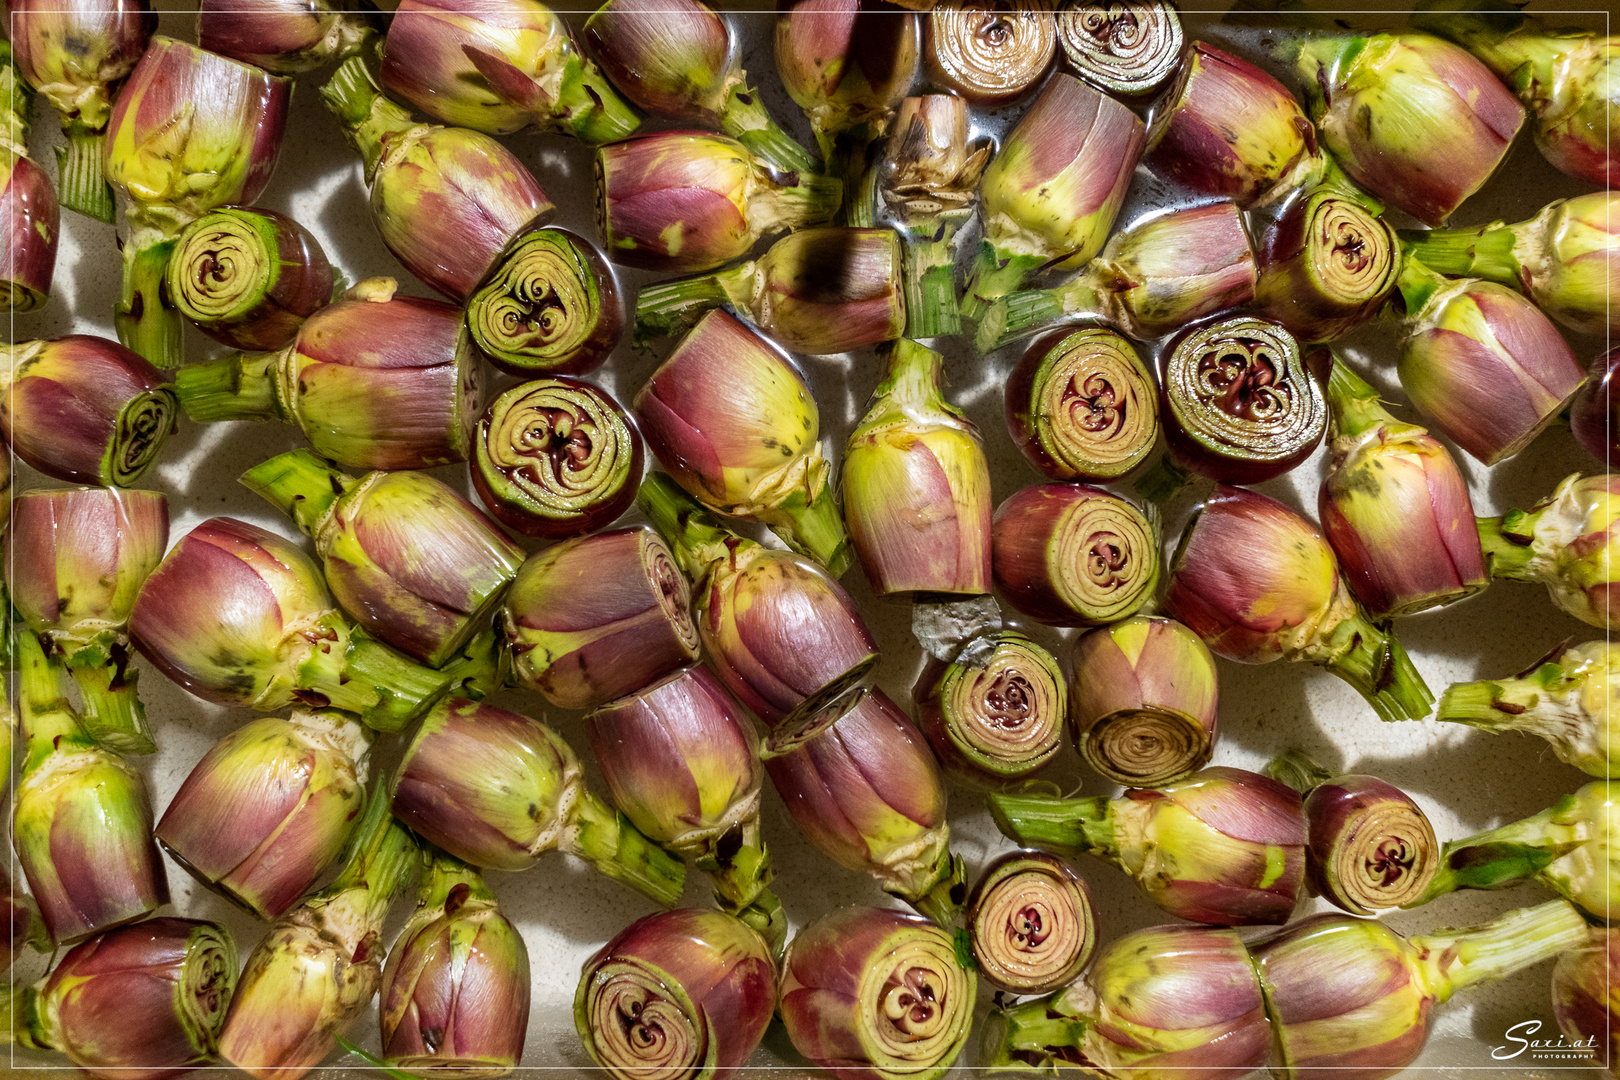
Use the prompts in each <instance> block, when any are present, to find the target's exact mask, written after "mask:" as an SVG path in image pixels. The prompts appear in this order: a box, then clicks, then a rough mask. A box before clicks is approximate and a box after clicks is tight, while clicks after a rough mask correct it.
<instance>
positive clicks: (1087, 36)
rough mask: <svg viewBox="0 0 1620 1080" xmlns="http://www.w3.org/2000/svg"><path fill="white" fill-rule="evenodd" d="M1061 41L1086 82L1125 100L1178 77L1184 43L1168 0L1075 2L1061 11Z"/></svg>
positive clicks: (1059, 33) (1071, 64)
mask: <svg viewBox="0 0 1620 1080" xmlns="http://www.w3.org/2000/svg"><path fill="white" fill-rule="evenodd" d="M1057 39H1058V44H1060V45H1062V46H1063V54H1064V56H1066V57H1068V60H1069V65H1070V66H1071V67H1073V68H1074V70H1075V71H1076V72H1077V73H1078V74H1079V76H1080V77H1081V78H1082V79H1085V80H1086V81H1087V82H1089V83H1093V84H1095V85H1096V86H1099V87H1101V88H1102V89H1104V90H1107V91H1108V92H1109V93H1113V94H1121V95H1124V96H1126V97H1133V96H1136V95H1138V94H1145V93H1147V92H1148V91H1150V90H1152V89H1154V88H1155V87H1157V86H1158V85H1159V84H1160V83H1162V82H1164V81H1165V80H1166V79H1168V78H1169V77H1170V76H1172V75H1174V74H1175V73H1176V68H1177V67H1179V66H1180V64H1181V51H1182V47H1183V45H1184V43H1185V35H1184V34H1183V33H1182V30H1181V19H1180V18H1179V17H1178V16H1177V15H1176V9H1175V8H1174V7H1173V6H1171V5H1170V4H1169V3H1167V2H1165V0H1070V2H1068V3H1064V4H1062V5H1061V6H1060V8H1059V10H1058V14H1057Z"/></svg>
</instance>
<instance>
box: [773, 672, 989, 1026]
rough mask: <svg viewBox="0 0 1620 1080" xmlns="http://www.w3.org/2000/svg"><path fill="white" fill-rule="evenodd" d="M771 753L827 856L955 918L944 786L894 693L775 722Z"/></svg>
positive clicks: (959, 876) (956, 886) (960, 877)
mask: <svg viewBox="0 0 1620 1080" xmlns="http://www.w3.org/2000/svg"><path fill="white" fill-rule="evenodd" d="M764 757H765V771H766V772H768V773H769V774H770V777H771V783H773V784H774V785H776V791H777V794H779V795H780V796H781V797H782V801H783V802H784V803H786V804H787V809H788V813H789V814H790V815H792V817H793V820H794V821H795V822H797V823H798V826H799V828H800V829H801V830H802V831H803V832H804V834H805V836H806V837H807V838H808V839H809V840H810V842H811V843H812V844H813V845H815V846H816V848H818V849H819V850H820V851H821V852H822V853H823V854H825V855H826V856H827V857H828V858H830V859H832V860H833V861H834V862H836V863H838V864H839V865H840V866H843V867H846V868H848V869H850V870H856V871H860V872H863V873H866V874H870V875H871V876H872V877H874V878H876V879H877V881H878V883H879V884H881V885H882V886H883V890H884V891H885V892H888V893H892V894H893V895H895V896H898V897H899V898H900V899H902V900H904V901H906V903H908V904H910V905H911V906H912V907H914V908H916V909H917V910H918V911H920V912H922V913H923V914H925V915H927V916H928V917H929V918H931V919H933V920H934V922H936V923H938V924H939V925H940V926H950V925H951V924H952V923H953V922H955V921H956V917H957V916H958V915H959V914H960V913H961V910H962V903H963V901H964V900H965V899H966V894H967V884H966V882H965V880H964V874H965V869H964V867H963V864H962V861H961V859H959V858H956V857H955V856H953V855H952V854H951V851H950V840H951V827H950V825H949V823H947V821H946V820H945V784H944V781H943V779H942V778H941V776H940V772H939V765H938V764H937V763H936V762H935V761H934V755H933V752H932V751H931V750H929V749H928V744H927V742H926V741H925V740H924V739H923V737H922V735H921V734H920V733H919V732H918V731H917V729H916V727H915V726H914V725H913V724H912V723H911V721H910V720H909V719H908V718H907V716H906V714H905V713H904V712H902V711H901V710H900V706H898V705H896V704H895V703H894V702H893V701H892V700H890V698H889V696H888V695H887V694H885V693H884V692H883V691H882V690H876V689H873V690H866V689H857V690H854V691H851V692H850V693H847V694H845V695H844V696H842V697H840V698H837V699H836V700H834V701H833V702H832V703H831V704H829V705H827V706H825V707H824V708H822V709H821V710H820V711H818V712H815V713H812V714H810V715H808V716H807V717H806V718H805V720H803V721H802V722H796V723H792V724H783V725H781V726H779V727H777V728H776V729H775V730H774V731H772V733H771V735H770V737H769V739H767V740H766V743H765V750H764ZM800 1049H801V1051H802V1050H803V1047H801V1048H800ZM812 1056H813V1055H812Z"/></svg>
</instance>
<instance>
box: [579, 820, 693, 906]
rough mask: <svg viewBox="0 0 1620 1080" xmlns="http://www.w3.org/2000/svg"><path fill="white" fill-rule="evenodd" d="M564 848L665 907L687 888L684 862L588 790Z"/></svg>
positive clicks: (673, 902) (674, 902)
mask: <svg viewBox="0 0 1620 1080" xmlns="http://www.w3.org/2000/svg"><path fill="white" fill-rule="evenodd" d="M562 848H563V850H564V851H567V852H568V853H569V854H571V855H577V856H578V857H580V858H581V859H584V860H585V861H587V862H589V863H590V864H591V865H593V866H595V867H596V869H597V870H599V871H601V872H602V873H604V874H606V875H607V876H608V877H610V878H616V879H618V880H619V881H622V882H624V883H625V884H626V885H629V886H630V887H631V888H633V889H635V890H636V891H637V892H639V893H641V894H642V895H644V896H647V897H650V898H651V899H653V900H655V901H657V902H658V903H660V904H662V905H663V906H664V907H674V906H675V904H676V903H677V902H679V900H680V898H681V890H682V889H684V888H685V887H686V864H685V863H683V862H682V861H681V860H680V859H677V858H676V857H675V856H673V855H671V854H670V853H669V852H667V851H665V850H664V849H663V848H661V847H659V846H658V845H657V844H655V843H653V842H652V841H651V840H649V839H647V837H645V836H643V835H642V834H641V833H640V832H639V831H637V829H636V827H635V826H634V825H632V824H630V820H629V819H628V818H626V817H625V816H624V815H623V814H621V813H619V812H618V811H617V810H614V809H613V808H612V807H611V806H608V805H607V804H606V803H604V802H603V801H602V800H601V799H599V798H597V797H596V796H595V795H592V794H590V793H589V792H585V793H583V794H582V795H581V796H580V800H579V810H578V812H577V814H576V816H575V818H574V830H573V835H572V837H571V839H570V840H569V841H567V842H565V843H564V844H563V845H562Z"/></svg>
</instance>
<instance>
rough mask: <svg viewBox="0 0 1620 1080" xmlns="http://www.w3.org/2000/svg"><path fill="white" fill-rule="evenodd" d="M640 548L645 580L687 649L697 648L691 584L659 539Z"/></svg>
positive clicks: (698, 642) (697, 641) (692, 650)
mask: <svg viewBox="0 0 1620 1080" xmlns="http://www.w3.org/2000/svg"><path fill="white" fill-rule="evenodd" d="M643 552H644V555H643V559H644V562H645V568H646V571H647V580H648V581H650V582H651V583H652V586H653V588H654V589H655V590H657V594H658V608H659V610H660V611H662V612H663V613H664V618H666V619H668V620H669V625H670V626H671V627H672V628H673V629H674V631H675V636H676V637H677V638H679V639H680V642H681V645H682V646H684V647H685V648H686V650H687V651H688V652H692V653H695V652H697V650H698V648H699V646H700V645H701V639H700V638H699V637H698V628H697V623H695V622H693V621H692V586H691V585H690V584H689V583H688V582H687V580H686V575H685V574H683V573H681V571H680V567H678V566H676V565H675V557H674V556H673V555H671V554H670V552H669V549H668V548H667V547H665V546H664V544H663V542H662V541H657V542H654V543H649V544H647V545H646V547H645V548H643Z"/></svg>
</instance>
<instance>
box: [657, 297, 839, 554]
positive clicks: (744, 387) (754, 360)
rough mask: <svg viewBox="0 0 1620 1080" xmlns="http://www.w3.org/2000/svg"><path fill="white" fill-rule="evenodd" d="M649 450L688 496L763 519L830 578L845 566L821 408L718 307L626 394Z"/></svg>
mask: <svg viewBox="0 0 1620 1080" xmlns="http://www.w3.org/2000/svg"><path fill="white" fill-rule="evenodd" d="M632 407H633V408H634V409H635V413H636V419H637V420H638V421H640V425H641V433H642V435H644V436H645V437H646V439H647V443H648V445H649V446H650V447H651V448H652V452H653V455H654V456H655V457H657V458H658V461H659V463H660V464H662V465H663V466H664V468H665V469H667V470H668V471H669V475H670V476H671V477H673V478H674V479H675V481H676V482H677V483H679V484H680V485H681V487H683V488H685V489H686V490H687V491H688V492H690V493H691V494H692V496H693V497H694V498H696V499H697V500H699V501H700V502H702V503H703V504H704V505H705V506H708V507H709V508H710V509H711V510H717V511H719V512H720V513H724V514H734V515H736V516H738V517H745V518H750V519H752V520H754V521H759V522H761V523H763V524H765V525H768V526H770V528H771V530H772V531H773V532H775V533H776V535H778V536H780V537H781V538H782V540H783V541H785V542H786V543H787V545H788V546H789V547H791V548H792V549H793V550H795V551H797V552H800V553H801V554H803V555H807V556H809V557H810V558H812V559H814V560H816V562H818V563H820V564H821V565H822V566H825V567H826V568H827V569H828V571H829V572H830V573H831V574H832V576H833V577H841V576H842V575H843V573H844V571H845V570H847V569H848V568H849V562H850V547H849V537H848V535H847V534H846V533H845V531H844V522H843V519H842V518H841V517H840V516H839V513H838V499H837V496H836V494H835V493H834V491H833V484H832V475H831V474H832V465H831V463H830V462H828V461H827V459H826V458H825V457H824V456H823V455H822V449H821V443H820V442H819V441H818V440H819V438H820V434H821V417H820V412H819V410H818V409H817V408H816V400H815V398H814V397H812V396H811V394H810V386H809V384H808V383H806V382H805V379H804V376H803V375H802V374H800V372H799V369H798V367H797V366H796V365H795V364H794V363H793V362H792V360H791V359H790V358H789V357H787V356H786V355H785V354H784V353H782V352H781V351H780V350H779V349H777V348H776V347H775V346H774V345H772V344H771V343H770V342H769V341H767V340H766V339H765V338H763V337H761V336H760V335H759V334H758V333H756V332H754V331H753V330H750V329H749V328H748V327H747V326H746V325H745V324H743V323H742V322H741V321H739V320H738V319H737V318H735V317H734V316H732V315H729V314H727V313H726V312H724V311H711V312H709V313H708V314H707V315H705V316H703V318H702V319H701V320H699V322H698V324H697V326H695V327H694V328H693V329H692V332H691V333H689V334H687V335H686V336H685V337H683V338H682V339H681V340H680V343H679V344H677V345H676V346H675V351H674V352H672V353H670V355H669V358H668V359H667V360H665V361H664V362H663V364H661V365H660V366H659V368H658V370H657V371H655V372H653V373H652V375H651V376H650V377H649V378H648V380H647V384H646V385H645V386H643V387H642V388H641V390H640V391H639V392H638V393H637V394H636V397H635V401H634V402H633V403H632Z"/></svg>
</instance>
